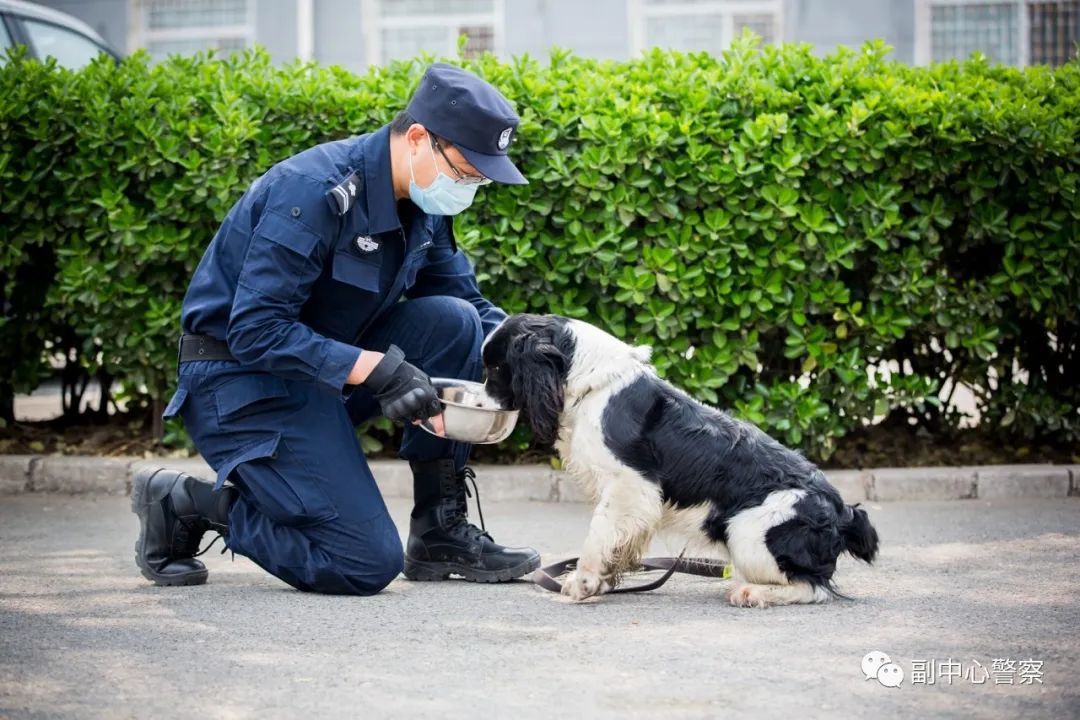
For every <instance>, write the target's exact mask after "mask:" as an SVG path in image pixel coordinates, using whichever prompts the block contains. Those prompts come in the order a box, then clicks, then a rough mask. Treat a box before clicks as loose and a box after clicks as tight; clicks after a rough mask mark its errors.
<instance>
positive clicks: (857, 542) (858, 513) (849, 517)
mask: <svg viewBox="0 0 1080 720" xmlns="http://www.w3.org/2000/svg"><path fill="white" fill-rule="evenodd" d="M840 537H841V538H842V539H843V541H844V550H846V551H847V552H848V553H850V554H851V555H853V556H854V557H857V558H859V559H860V560H862V561H864V562H866V563H872V562H874V558H875V557H877V551H878V534H877V530H875V529H874V526H873V525H871V524H870V516H869V515H867V514H866V511H865V510H863V509H862V508H860V507H859V504H858V503H856V504H854V505H847V506H845V507H844V512H843V514H842V515H841V516H840Z"/></svg>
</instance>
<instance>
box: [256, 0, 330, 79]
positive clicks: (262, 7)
mask: <svg viewBox="0 0 1080 720" xmlns="http://www.w3.org/2000/svg"><path fill="white" fill-rule="evenodd" d="M319 4H320V3H318V2H316V3H315V5H316V6H318V5H319ZM296 31H297V20H296V0H258V2H257V3H256V5H255V42H256V43H258V44H259V45H262V46H264V47H265V48H266V50H267V51H268V52H269V53H270V57H272V58H273V59H274V62H277V63H286V62H289V61H290V60H294V59H295V58H296V48H297V35H296Z"/></svg>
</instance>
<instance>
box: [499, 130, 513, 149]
mask: <svg viewBox="0 0 1080 720" xmlns="http://www.w3.org/2000/svg"><path fill="white" fill-rule="evenodd" d="M513 132H514V128H512V127H508V128H506V129H505V130H503V131H502V133H501V134H500V135H499V149H500V150H505V149H506V146H507V145H509V144H510V135H511V134H513Z"/></svg>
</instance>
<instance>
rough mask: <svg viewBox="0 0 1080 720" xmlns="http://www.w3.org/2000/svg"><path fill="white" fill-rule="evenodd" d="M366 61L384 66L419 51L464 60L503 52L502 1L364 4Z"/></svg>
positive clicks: (381, 0) (377, 0) (370, 0)
mask: <svg viewBox="0 0 1080 720" xmlns="http://www.w3.org/2000/svg"><path fill="white" fill-rule="evenodd" d="M364 4H365V7H364V17H365V25H366V26H367V27H366V28H365V37H366V39H367V48H368V51H367V52H368V62H370V63H372V64H378V65H383V64H386V63H388V62H391V61H392V60H407V59H409V58H413V57H416V56H417V55H419V54H420V53H422V52H427V53H430V54H432V55H435V56H440V55H456V54H457V43H458V37H459V36H461V35H465V36H466V38H467V40H466V43H465V48H464V52H463V54H464V56H465V57H474V56H476V55H479V54H481V53H483V52H493V53H496V54H500V53H501V51H502V48H501V41H502V32H503V30H502V24H503V21H502V18H503V13H504V4H505V0H364Z"/></svg>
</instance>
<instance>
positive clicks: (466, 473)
mask: <svg viewBox="0 0 1080 720" xmlns="http://www.w3.org/2000/svg"><path fill="white" fill-rule="evenodd" d="M461 476H462V483H461V485H462V487H463V488H464V489H465V492H464V493H462V494H461V495H459V496H458V499H457V504H456V509H457V510H458V512H457V513H455V514H454V515H455V517H454V520H455V522H454V524H455V525H458V524H462V525H464V526H465V530H466V531H467V532H468V533H469V535H471V536H473V537H479V536H481V535H483V536H485V537H486V538H487V539H488V540H491V541H492V542H494V539H493V538H492V537H491V534H490V533H489V532H488V531H487V526H486V525H485V524H484V510H483V509H482V508H481V507H480V488H479V487H478V486H477V485H476V471H475V470H473V469H472V468H471V467H469V466H468V465H466V466H465V467H464V468H463V469H462V471H461ZM465 481H468V482H465ZM469 482H471V483H472V491H471V492H470V491H469ZM467 497H475V499H476V512H477V514H478V515H479V516H480V527H476V526H475V525H473V524H472V523H471V522H469V521H468V512H469V501H468V500H467V499H466V498H467Z"/></svg>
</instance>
